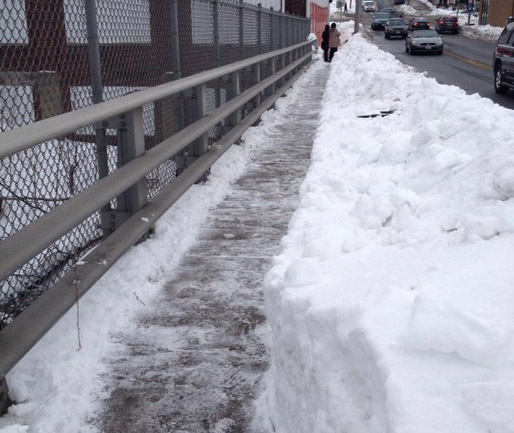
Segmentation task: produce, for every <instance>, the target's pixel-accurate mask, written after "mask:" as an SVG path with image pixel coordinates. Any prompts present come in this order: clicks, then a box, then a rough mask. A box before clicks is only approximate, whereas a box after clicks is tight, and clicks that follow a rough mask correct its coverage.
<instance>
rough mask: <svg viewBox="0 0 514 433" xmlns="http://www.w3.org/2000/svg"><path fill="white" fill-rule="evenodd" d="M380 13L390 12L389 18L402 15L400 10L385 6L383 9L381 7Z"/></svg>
mask: <svg viewBox="0 0 514 433" xmlns="http://www.w3.org/2000/svg"><path fill="white" fill-rule="evenodd" d="M379 12H380V13H384V14H386V13H387V14H389V18H393V17H395V18H396V17H398V16H400V15H399V13H398V11H397V10H396V9H393V8H383V9H380V11H379Z"/></svg>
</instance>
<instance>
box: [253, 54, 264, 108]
mask: <svg viewBox="0 0 514 433" xmlns="http://www.w3.org/2000/svg"><path fill="white" fill-rule="evenodd" d="M260 82H261V63H256V64H255V65H254V75H253V84H254V85H255V84H257V83H260ZM261 99H262V97H261V94H260V93H259V94H258V95H257V96H256V97H255V107H258V106H259V105H261Z"/></svg>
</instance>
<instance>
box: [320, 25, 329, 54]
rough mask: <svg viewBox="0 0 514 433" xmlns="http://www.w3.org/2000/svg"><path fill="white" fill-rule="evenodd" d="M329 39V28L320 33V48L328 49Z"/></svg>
mask: <svg viewBox="0 0 514 433" xmlns="http://www.w3.org/2000/svg"><path fill="white" fill-rule="evenodd" d="M329 39H330V31H329V29H326V30H324V31H323V33H322V34H321V49H322V50H328V41H329Z"/></svg>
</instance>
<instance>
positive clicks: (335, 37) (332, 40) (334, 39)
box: [328, 23, 341, 63]
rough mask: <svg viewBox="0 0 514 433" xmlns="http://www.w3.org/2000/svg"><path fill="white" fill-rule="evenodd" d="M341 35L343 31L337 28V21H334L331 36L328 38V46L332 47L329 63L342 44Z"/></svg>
mask: <svg viewBox="0 0 514 433" xmlns="http://www.w3.org/2000/svg"><path fill="white" fill-rule="evenodd" d="M339 36H341V32H340V31H339V30H337V29H336V23H332V25H331V26H330V36H329V40H328V46H329V48H330V55H329V57H328V62H329V63H330V62H332V59H333V58H334V54H335V53H336V52H337V48H338V47H339V45H341V41H340V39H339Z"/></svg>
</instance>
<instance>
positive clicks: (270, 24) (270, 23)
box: [269, 6, 275, 51]
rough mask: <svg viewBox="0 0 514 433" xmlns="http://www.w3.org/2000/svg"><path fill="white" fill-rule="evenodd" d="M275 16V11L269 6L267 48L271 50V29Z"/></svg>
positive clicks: (273, 33) (272, 33)
mask: <svg viewBox="0 0 514 433" xmlns="http://www.w3.org/2000/svg"><path fill="white" fill-rule="evenodd" d="M274 17H275V11H274V10H273V6H272V7H270V8H269V50H270V51H273V48H274V46H273V37H274V35H275V32H274V31H273V18H274Z"/></svg>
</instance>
